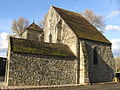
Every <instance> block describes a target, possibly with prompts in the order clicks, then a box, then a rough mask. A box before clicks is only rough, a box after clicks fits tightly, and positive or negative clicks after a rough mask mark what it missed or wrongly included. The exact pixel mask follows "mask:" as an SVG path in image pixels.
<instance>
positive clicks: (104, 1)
mask: <svg viewBox="0 0 120 90" xmlns="http://www.w3.org/2000/svg"><path fill="white" fill-rule="evenodd" d="M51 5H53V6H56V7H60V8H64V9H67V10H70V11H74V12H78V13H79V12H81V11H84V9H86V8H89V9H91V10H93V11H94V12H95V13H96V14H99V15H103V16H104V17H105V22H106V28H105V33H104V35H105V36H106V37H107V38H108V39H109V40H110V41H111V42H112V43H113V45H112V46H113V47H112V48H113V52H114V56H120V7H119V4H118V2H117V0H0V56H3V57H4V56H6V51H7V40H6V36H7V35H8V34H9V33H12V31H11V23H12V20H14V19H17V18H18V17H19V16H23V17H25V18H26V19H28V20H29V21H30V23H32V21H33V20H34V21H35V22H39V21H41V20H42V18H43V16H44V14H45V13H47V11H48V10H49V8H50V6H51Z"/></svg>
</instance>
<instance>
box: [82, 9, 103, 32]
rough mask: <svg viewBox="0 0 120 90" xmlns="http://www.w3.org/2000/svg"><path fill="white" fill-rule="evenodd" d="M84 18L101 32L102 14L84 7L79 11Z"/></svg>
mask: <svg viewBox="0 0 120 90" xmlns="http://www.w3.org/2000/svg"><path fill="white" fill-rule="evenodd" d="M80 14H81V15H82V16H83V17H84V18H85V19H87V20H88V21H89V22H90V23H91V24H92V25H93V26H95V27H96V28H97V29H98V30H99V31H100V32H101V33H103V32H104V31H103V29H104V28H105V21H104V18H103V16H101V15H96V14H95V13H94V12H93V11H92V10H90V9H85V10H84V11H83V12H81V13H80Z"/></svg>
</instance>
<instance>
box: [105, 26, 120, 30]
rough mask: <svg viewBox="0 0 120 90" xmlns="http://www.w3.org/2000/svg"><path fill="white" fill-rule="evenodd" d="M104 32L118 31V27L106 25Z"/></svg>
mask: <svg viewBox="0 0 120 90" xmlns="http://www.w3.org/2000/svg"><path fill="white" fill-rule="evenodd" d="M105 30H106V31H111V30H117V31H120V26H117V25H107V26H106V27H105Z"/></svg>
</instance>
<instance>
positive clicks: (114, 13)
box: [107, 10, 120, 18]
mask: <svg viewBox="0 0 120 90" xmlns="http://www.w3.org/2000/svg"><path fill="white" fill-rule="evenodd" d="M118 15H120V10H118V11H113V12H111V13H110V14H109V15H107V18H113V17H115V16H118Z"/></svg>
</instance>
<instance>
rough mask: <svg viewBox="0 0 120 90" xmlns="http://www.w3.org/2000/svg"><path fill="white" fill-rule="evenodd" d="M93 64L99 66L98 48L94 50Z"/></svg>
mask: <svg viewBox="0 0 120 90" xmlns="http://www.w3.org/2000/svg"><path fill="white" fill-rule="evenodd" d="M93 64H94V65H98V52H97V47H95V48H94V50H93Z"/></svg>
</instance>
